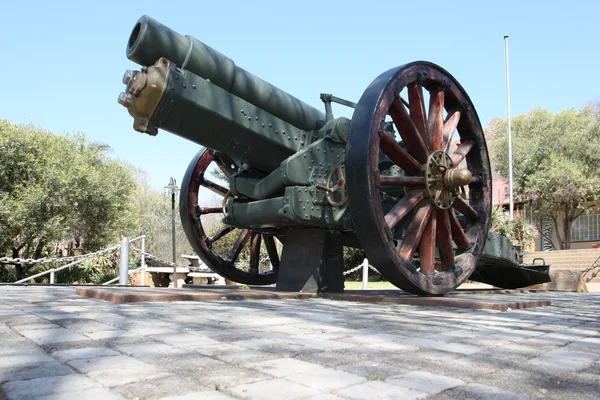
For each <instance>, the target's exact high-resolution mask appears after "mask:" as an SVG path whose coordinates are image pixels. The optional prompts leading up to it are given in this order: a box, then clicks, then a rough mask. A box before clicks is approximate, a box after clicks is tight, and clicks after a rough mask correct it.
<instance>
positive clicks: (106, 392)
mask: <svg viewBox="0 0 600 400" xmlns="http://www.w3.org/2000/svg"><path fill="white" fill-rule="evenodd" d="M82 398H85V399H99V400H100V399H101V400H123V397H122V396H120V395H119V394H118V393H115V392H114V391H111V390H110V389H105V388H94V389H85V391H84V392H83V393H81V392H78V391H77V392H75V391H74V392H64V393H57V394H50V395H44V396H39V397H33V398H32V400H81V399H82Z"/></svg>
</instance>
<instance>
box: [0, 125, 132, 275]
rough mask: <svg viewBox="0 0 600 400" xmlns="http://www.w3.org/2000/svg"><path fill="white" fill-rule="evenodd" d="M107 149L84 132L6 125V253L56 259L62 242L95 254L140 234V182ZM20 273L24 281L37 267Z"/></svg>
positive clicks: (0, 250) (1, 250) (2, 160)
mask: <svg viewBox="0 0 600 400" xmlns="http://www.w3.org/2000/svg"><path fill="white" fill-rule="evenodd" d="M107 149H108V147H107V146H105V145H102V144H99V143H93V142H90V141H89V140H88V139H87V138H86V137H85V135H83V134H80V133H78V134H74V135H70V136H57V135H54V134H52V133H51V132H48V131H46V130H43V129H40V128H37V127H35V126H32V125H17V124H12V123H10V122H8V121H4V120H0V154H2V157H0V254H3V255H8V256H11V257H34V258H39V257H44V256H55V255H57V252H58V249H59V247H60V246H59V245H60V244H62V245H63V247H65V246H66V247H82V248H84V249H85V250H86V251H94V250H98V249H100V248H102V247H103V246H106V245H107V244H109V243H111V242H114V241H115V240H118V238H119V236H120V235H121V233H125V232H129V231H131V230H134V229H135V228H136V226H135V219H134V218H133V215H132V211H133V209H132V207H131V195H132V193H133V192H134V189H135V187H136V183H135V180H134V178H133V177H132V175H131V174H130V173H129V171H128V170H127V168H126V167H125V166H124V165H123V164H122V163H121V162H118V161H116V160H114V159H112V158H110V157H109V156H108V155H107V154H106V150H107ZM16 267H17V271H16V275H17V277H23V276H24V275H25V274H26V272H27V271H28V270H29V269H30V268H29V267H28V266H20V265H18V266H16Z"/></svg>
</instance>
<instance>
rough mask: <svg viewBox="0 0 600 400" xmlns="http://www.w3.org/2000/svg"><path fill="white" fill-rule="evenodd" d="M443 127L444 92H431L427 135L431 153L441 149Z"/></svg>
mask: <svg viewBox="0 0 600 400" xmlns="http://www.w3.org/2000/svg"><path fill="white" fill-rule="evenodd" d="M443 125H444V92H443V91H442V90H438V91H432V92H431V93H430V97H429V114H428V118H427V134H428V137H429V143H430V145H431V150H432V151H438V150H441V149H442V126H443Z"/></svg>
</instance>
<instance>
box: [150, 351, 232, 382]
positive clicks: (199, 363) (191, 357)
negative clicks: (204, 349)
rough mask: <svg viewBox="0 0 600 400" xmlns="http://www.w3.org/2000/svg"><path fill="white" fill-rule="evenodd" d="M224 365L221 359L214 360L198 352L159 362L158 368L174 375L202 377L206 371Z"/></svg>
mask: <svg viewBox="0 0 600 400" xmlns="http://www.w3.org/2000/svg"><path fill="white" fill-rule="evenodd" d="M225 365H227V364H226V363H224V362H223V361H219V360H215V359H214V358H210V357H205V356H201V355H198V354H185V355H182V356H180V357H177V358H173V359H170V360H166V361H164V362H161V364H160V368H161V369H162V370H164V371H167V372H169V373H171V374H174V375H179V376H194V377H196V376H198V377H202V376H204V374H205V373H207V372H208V371H210V370H213V369H215V368H221V367H223V366H225Z"/></svg>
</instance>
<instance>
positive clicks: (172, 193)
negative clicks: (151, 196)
mask: <svg viewBox="0 0 600 400" xmlns="http://www.w3.org/2000/svg"><path fill="white" fill-rule="evenodd" d="M172 190H173V191H172V192H171V232H172V235H171V236H172V239H173V263H175V262H176V261H177V250H176V248H175V189H172ZM173 287H174V288H177V267H176V266H175V265H173Z"/></svg>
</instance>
